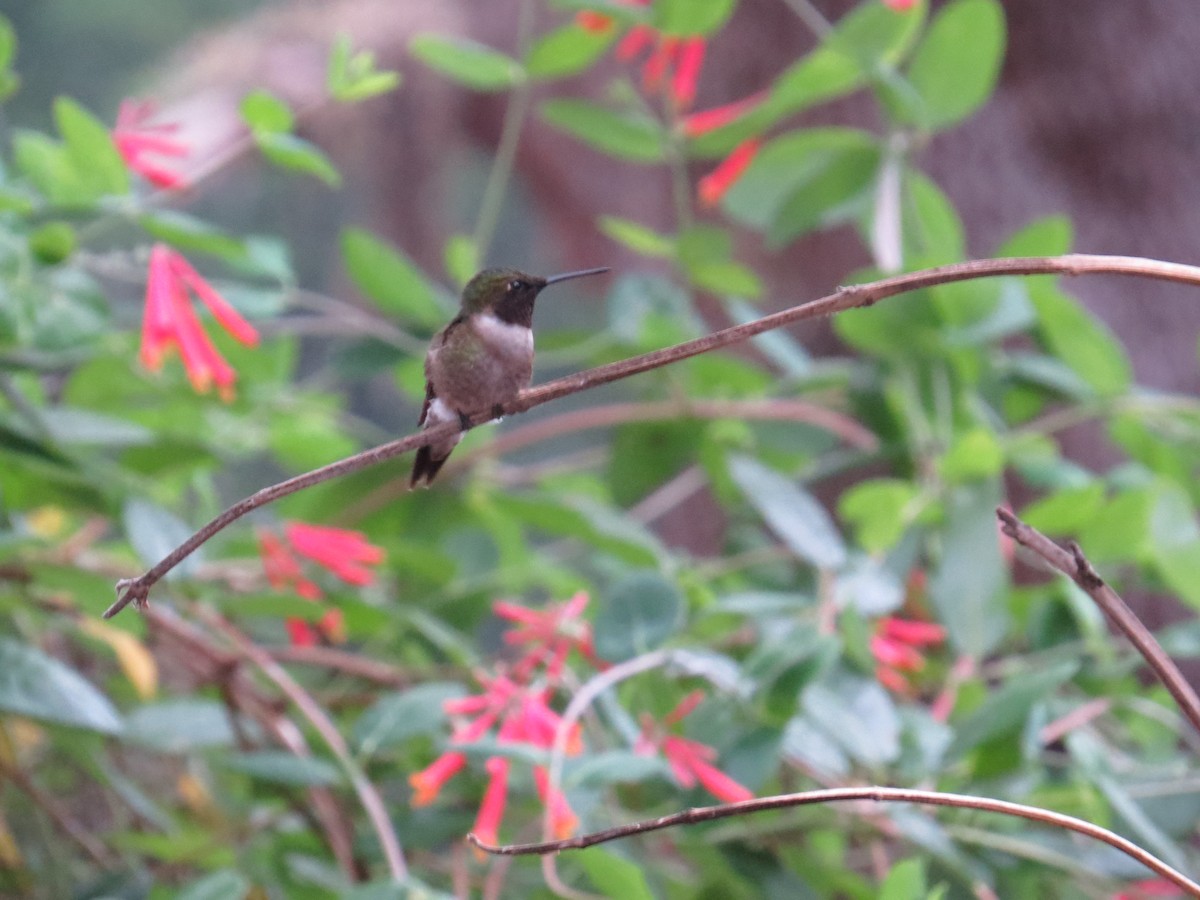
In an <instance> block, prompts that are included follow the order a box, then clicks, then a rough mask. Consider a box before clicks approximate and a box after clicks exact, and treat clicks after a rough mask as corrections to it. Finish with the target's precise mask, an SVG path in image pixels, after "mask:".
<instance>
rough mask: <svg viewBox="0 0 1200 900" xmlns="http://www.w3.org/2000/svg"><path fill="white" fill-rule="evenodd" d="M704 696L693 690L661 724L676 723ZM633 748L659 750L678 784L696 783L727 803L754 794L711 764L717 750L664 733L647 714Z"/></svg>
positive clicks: (690, 784)
mask: <svg viewBox="0 0 1200 900" xmlns="http://www.w3.org/2000/svg"><path fill="white" fill-rule="evenodd" d="M703 699H704V692H703V691H693V692H692V693H690V694H688V695H687V696H686V697H684V698H683V699H682V700H680V701H679V703H678V705H676V707H675V708H674V709H673V710H671V711H670V712H669V713H667V714H666V715H665V716H663V723H664V724H666V725H674V724H676V723H678V722H679V721H680V720H681V719H683V718H685V717H686V716H687V715H688V714H689V713H690V712H691V711H692V710H694V709H695V708H696V706H697V705H698V704H699V703H700V701H701V700H703ZM633 749H634V752H635V753H642V754H648V753H653V752H654V751H655V750H658V751H660V752H661V753H662V755H663V756H664V757H665V758H666V760H667V765H668V766H670V767H671V773H672V774H673V775H674V776H675V780H676V781H678V782H679V784H680V786H681V787H685V788H692V787H695V786H696V784H697V782H699V783H700V784H701V785H702V786H703V787H704V789H705V790H706V791H708V792H709V793H710V794H712V795H713V796H714V797H716V798H717V799H719V800H723V801H725V802H726V803H737V802H738V801H740V800H749V799H750V798H751V797H753V796H754V793H753V791H751V790H750V789H749V788H747V787H744V786H743V785H741V784H738V782H736V781H734V780H733V779H732V778H730V777H729V776H728V775H726V774H725V773H724V772H722V771H721V770H720V769H718V768H717V767H716V766H714V765H713V762H714V761H715V760H716V758H717V751H716V750H714V749H713V748H712V747H710V746H708V745H707V744H702V743H700V742H699V741H693V740H691V739H690V738H684V737H679V736H678V735H673V734H665V733H663V731H662V729H660V728H658V727H657V726H656V725H655V723H654V721H653V720H652V719H650V718H649V717H648V716H644V717H643V718H642V733H641V736H640V737H639V738H638V741H637V743H636V744H635V745H634V748H633Z"/></svg>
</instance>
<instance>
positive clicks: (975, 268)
mask: <svg viewBox="0 0 1200 900" xmlns="http://www.w3.org/2000/svg"><path fill="white" fill-rule="evenodd" d="M1085 274H1088V275H1100V274H1105V275H1131V276H1138V277H1142V278H1154V279H1157V280H1160V281H1174V282H1179V283H1182V284H1192V285H1197V286H1200V267H1197V266H1188V265H1183V264H1181V263H1170V262H1163V261H1161V260H1155V259H1145V258H1142V257H1136V256H1100V255H1095V254H1082V253H1074V254H1069V255H1067V256H1051V257H1019V258H1011V259H978V260H969V261H967V262H961V263H953V264H951V265H947V266H938V267H936V268H933V269H924V270H922V271H920V272H908V273H906V274H903V275H894V276H892V277H890V278H884V279H882V280H880V281H874V282H870V283H868V284H858V285H850V286H847V287H842V288H839V289H838V290H837V291H836V292H835V293H833V294H830V295H828V296H825V297H822V298H820V299H819V300H813V301H810V302H808V303H801V304H800V305H798V306H792V307H789V308H788V309H785V310H781V311H780V312H777V313H773V314H771V315H769V316H763V317H762V318H761V319H755V320H754V321H753V322H746V323H744V324H742V325H735V326H733V327H731V328H725V329H723V330H721V331H717V332H713V333H712V334H709V335H705V336H704V337H701V338H696V339H695V340H691V341H685V342H683V343H682V344H676V345H674V346H672V347H664V348H663V349H662V350H655V351H652V352H650V353H645V354H642V355H641V356H635V357H632V358H631V359H624V360H619V361H617V362H614V363H609V364H608V365H604V366H597V367H596V368H594V369H588V370H587V371H585V372H578V373H576V374H574V375H567V376H566V377H564V378H557V379H555V380H554V381H551V382H548V383H546V384H543V385H540V386H538V387H535V388H531V389H529V390H526V391H523V392H522V393H521V395H520V396H519V397H517V399H516V400H513V401H512V402H511V403H507V404H504V405H503V407H502V408H501V409H500V410H499V412H500V414H501V415H514V414H516V413H521V412H525V411H527V410H530V409H533V408H534V407H535V406H541V405H542V404H543V403H548V402H550V401H551V400H557V399H559V398H560V397H565V396H567V395H568V394H576V393H578V392H580V391H585V390H588V389H590V388H594V387H599V386H600V385H602V384H609V383H611V382H614V381H619V380H621V379H623V378H628V377H630V376H631V375H639V374H641V373H642V372H648V371H650V370H652V369H657V368H661V367H662V366H666V365H670V364H672V363H676V362H679V361H680V360H684V359H689V358H690V357H693V356H699V355H700V354H703V353H709V352H711V351H713V350H718V349H721V348H722V347H728V346H730V345H732V344H737V343H740V342H742V341H745V340H748V339H749V338H752V337H754V336H755V335H759V334H762V333H764V332H767V331H771V330H772V329H775V328H781V327H783V326H784V325H791V324H793V323H795V322H800V321H804V320H807V319H816V318H820V317H822V316H828V315H833V314H834V313H839V312H844V311H846V310H850V309H857V308H860V307H864V306H871V305H873V304H875V303H877V302H878V301H880V300H883V299H885V298H887V297H892V296H895V295H896V294H902V293H905V292H907V291H914V290H920V289H922V288H927V287H932V286H934V285H938V284H948V283H951V282H956V281H969V280H972V279H975V278H996V277H1000V276H1006V275H1085ZM465 418H466V422H467V425H468V427H473V426H475V425H479V424H481V423H483V422H486V421H489V420H491V419H492V418H494V411H493V410H491V409H486V410H483V409H481V410H474V411H470V412H469V413H467V414H466V416H465ZM458 430H460V426H459V423H456V422H447V423H444V424H442V425H439V426H437V427H436V428H430V429H427V430H425V431H420V432H418V433H416V434H410V435H409V436H408V437H404V438H400V439H399V440H396V441H392V442H390V443H387V444H382V445H380V446H378V447H374V448H372V449H370V450H364V451H363V452H362V453H357V454H355V455H354V456H349V457H347V458H345V459H342V460H338V461H337V462H334V463H330V464H329V465H327V466H323V467H321V468H319V469H315V470H314V471H312V472H306V473H305V474H303V475H297V476H296V477H295V478H289V479H288V480H287V481H283V482H280V483H279V484H276V485H272V486H271V487H267V488H263V489H262V490H261V491H258V492H257V493H255V494H251V495H250V496H249V497H246V498H244V499H242V500H239V501H238V502H237V503H235V504H234V505H233V506H231V507H230V508H229V509H227V510H225V511H224V512H222V513H221V514H220V515H219V516H217V517H216V518H215V519H213V520H212V521H211V522H209V523H208V524H207V525H205V526H204V527H203V528H201V529H200V530H199V531H197V532H196V533H195V534H193V535H192V536H191V537H190V538H188V539H187V540H186V541H184V542H183V543H182V544H181V545H179V546H178V547H176V548H175V549H174V550H172V551H171V552H170V553H169V554H168V555H167V556H166V557H164V558H163V559H162V560H160V561H159V562H158V563H157V564H156V565H154V566H153V567H152V568H151V569H149V570H148V571H147V572H145V573H143V574H142V575H141V576H139V577H138V578H134V579H123V580H121V581H119V582H117V600H116V602H114V603H113V604H112V606H110V607H109V608H108V609H107V610H106V611H105V613H104V617H105V618H111V617H112V616H114V615H116V614H117V613H118V612H120V611H121V610H122V609H124V608H125V607H126V606H128V605H129V604H130V603H133V602H136V603H137V604H138V605H139V606H141V605H143V604H144V603H145V602H146V598H147V597H148V596H149V593H150V588H151V587H152V586H153V585H154V584H156V583H157V582H158V581H159V580H160V579H161V578H162V577H163V576H164V575H166V574H167V573H168V572H169V571H171V569H173V568H175V566H177V565H178V564H179V563H180V562H181V561H183V560H184V559H185V558H187V557H188V556H189V555H190V554H191V553H192V552H194V551H195V550H196V548H197V547H199V546H200V545H201V544H203V543H204V542H205V541H207V540H208V539H209V538H211V537H212V536H213V535H214V534H216V533H218V532H219V531H221V530H222V529H223V528H225V527H226V526H227V525H229V524H230V523H232V522H235V521H237V520H238V519H240V518H241V517H242V516H244V515H246V514H247V513H249V512H251V511H252V510H255V509H258V508H259V507H261V506H265V505H267V504H268V503H271V502H272V501H274V500H278V499H279V498H281V497H286V496H287V495H288V494H293V493H295V492H296V491H300V490H303V489H304V488H308V487H311V486H313V485H315V484H320V483H321V482H323V481H328V480H329V479H331V478H337V477H340V476H342V475H347V474H349V473H351V472H357V471H358V470H360V469H364V468H367V467H368V466H373V465H376V464H377V463H381V462H383V461H385V460H388V459H393V458H394V457H397V456H399V455H401V454H403V453H407V452H408V451H410V450H415V449H417V448H418V447H423V446H425V445H426V444H430V443H434V442H436V441H439V440H442V439H444V438H447V437H449V436H450V435H451V434H454V433H455V432H456V431H458Z"/></svg>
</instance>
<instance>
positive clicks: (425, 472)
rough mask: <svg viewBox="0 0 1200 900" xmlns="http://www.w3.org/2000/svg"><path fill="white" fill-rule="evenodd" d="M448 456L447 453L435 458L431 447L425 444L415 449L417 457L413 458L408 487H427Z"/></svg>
mask: <svg viewBox="0 0 1200 900" xmlns="http://www.w3.org/2000/svg"><path fill="white" fill-rule="evenodd" d="M449 458H450V455H449V454H446V455H445V456H443V457H441V458H440V459H435V458H434V456H433V450H432V448H430V447H428V446H425V447H421V448H420V449H419V450H417V458H416V459H415V460H413V470H412V478H411V479H410V480H409V482H408V489H409V490H410V491H411V490H412V489H413V488H416V487H421V486H422V485H423V486H424V487H429V485H430V483H431V482H432V481H433V479H434V477H435V476H436V475H437V473H438V472H439V471H440V470H441V468H442V466H443V465H444V464H445V462H446V460H447V459H449Z"/></svg>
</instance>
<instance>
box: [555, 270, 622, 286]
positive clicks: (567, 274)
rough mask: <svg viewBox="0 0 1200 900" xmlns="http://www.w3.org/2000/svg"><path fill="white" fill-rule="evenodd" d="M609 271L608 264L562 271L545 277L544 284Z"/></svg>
mask: <svg viewBox="0 0 1200 900" xmlns="http://www.w3.org/2000/svg"><path fill="white" fill-rule="evenodd" d="M608 271H609V267H608V266H600V267H599V268H597V269H580V270H579V271H578V272H563V273H562V274H561V275H551V276H549V277H548V278H547V279H546V284H547V285H551V284H558V282H560V281H570V280H571V279H572V278H583V277H585V276H587V275H603V274H604V273H605V272H608Z"/></svg>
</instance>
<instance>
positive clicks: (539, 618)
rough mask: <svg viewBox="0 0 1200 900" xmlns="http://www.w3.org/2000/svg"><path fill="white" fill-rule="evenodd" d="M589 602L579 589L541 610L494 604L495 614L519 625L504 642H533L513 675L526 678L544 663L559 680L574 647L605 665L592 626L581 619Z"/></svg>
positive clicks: (550, 675) (595, 663) (548, 673)
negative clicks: (569, 597) (555, 604)
mask: <svg viewBox="0 0 1200 900" xmlns="http://www.w3.org/2000/svg"><path fill="white" fill-rule="evenodd" d="M587 603H588V595H587V594H586V593H585V592H584V591H580V592H579V593H578V594H576V595H575V596H574V597H572V598H571V599H570V600H568V601H567V602H566V603H563V604H562V605H560V606H556V607H551V608H549V609H546V610H540V611H539V610H535V609H529V608H528V607H526V606H518V605H517V604H516V603H509V602H507V601H505V600H497V601H496V602H495V603H494V604H492V610H493V612H495V613H496V615H498V616H499V617H500V618H502V619H507V620H508V621H510V622H514V623H516V624H517V625H519V626H520V627H518V628H513V629H511V630H509V631H507V632H505V634H504V642H505V643H506V644H532V645H533V646H532V648H531V649H530V650H529V652H528V653H526V654H525V655H524V656H523V657H521V659H519V660H518V661H517V663H516V665H515V666H513V670H512V675H513V678H515V679H516V680H518V681H524V680H527V679H529V678H530V677H532V675H533V670H534V669H536V668H537V667H538V666H540V665H543V664H545V666H546V676H547V677H548V678H549V679H550V680H552V681H557V679H558V677H559V675H561V674H562V668H563V663H564V662H566V659H567V654H569V653H570V652H571V650H572V649H575V650H578V651H579V652H580V653H581V654H583V657H584V659H586V660H587V661H588V662H590V663H591V664H592V665H593V666H594V667H596V668H597V669H602V668H604V663H602V662H601V661H600V660H599V659H598V658H597V657H596V654H595V651H594V650H593V649H592V631H591V627H590V626H589V625H588V623H587V622H585V621H584V620H583V619H581V618H580V616H581V615H582V613H583V609H584V607H586V606H587Z"/></svg>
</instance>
